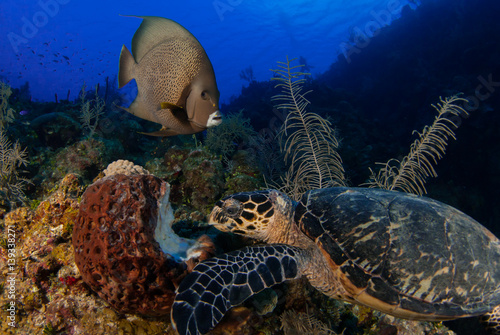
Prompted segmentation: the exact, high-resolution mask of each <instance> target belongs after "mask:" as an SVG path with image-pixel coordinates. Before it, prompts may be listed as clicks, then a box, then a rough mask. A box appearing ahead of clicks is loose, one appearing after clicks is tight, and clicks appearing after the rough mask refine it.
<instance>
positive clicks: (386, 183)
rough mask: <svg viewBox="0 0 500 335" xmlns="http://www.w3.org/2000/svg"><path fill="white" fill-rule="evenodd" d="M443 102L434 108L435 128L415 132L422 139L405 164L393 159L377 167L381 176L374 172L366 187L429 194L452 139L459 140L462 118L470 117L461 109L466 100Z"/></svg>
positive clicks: (411, 149) (412, 146) (455, 97)
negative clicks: (429, 181)
mask: <svg viewBox="0 0 500 335" xmlns="http://www.w3.org/2000/svg"><path fill="white" fill-rule="evenodd" d="M439 100H440V102H439V103H437V104H436V105H432V107H434V108H435V109H436V110H437V112H438V115H437V116H436V118H435V119H434V122H433V123H432V125H430V126H425V127H424V129H423V130H422V132H421V133H419V132H417V131H416V130H414V131H413V133H417V134H418V138H417V139H416V140H415V141H414V142H413V143H412V145H411V147H410V153H409V154H408V155H407V156H406V157H404V158H403V159H402V160H401V161H399V160H397V159H390V160H389V161H388V162H387V163H377V164H380V165H382V168H381V169H380V170H379V171H378V172H377V173H375V172H374V171H373V170H372V169H370V172H371V176H370V180H369V181H368V182H367V183H366V185H368V186H369V187H378V188H382V189H386V190H400V191H403V192H406V193H414V194H418V195H422V194H425V193H427V191H426V189H425V182H426V180H427V178H428V177H437V173H436V170H435V169H434V165H436V164H437V162H438V160H440V159H441V158H442V157H443V156H444V154H445V152H446V146H447V145H448V139H449V138H450V137H451V138H453V139H456V138H455V132H454V130H455V129H456V128H458V120H459V116H461V115H468V113H467V111H466V110H465V109H463V108H462V107H460V106H459V105H457V103H458V102H461V101H462V102H466V101H467V100H466V99H464V98H461V97H459V96H458V95H455V96H452V97H448V98H446V99H444V100H443V99H442V98H439Z"/></svg>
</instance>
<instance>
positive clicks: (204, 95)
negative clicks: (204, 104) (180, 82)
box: [201, 91, 208, 99]
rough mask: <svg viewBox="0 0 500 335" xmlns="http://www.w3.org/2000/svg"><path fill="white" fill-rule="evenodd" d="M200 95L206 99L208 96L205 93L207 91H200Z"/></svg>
mask: <svg viewBox="0 0 500 335" xmlns="http://www.w3.org/2000/svg"><path fill="white" fill-rule="evenodd" d="M201 97H202V98H203V99H207V98H208V94H207V92H205V91H203V92H201Z"/></svg>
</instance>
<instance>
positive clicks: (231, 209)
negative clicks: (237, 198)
mask: <svg viewBox="0 0 500 335" xmlns="http://www.w3.org/2000/svg"><path fill="white" fill-rule="evenodd" d="M224 211H225V212H226V214H227V216H229V217H232V218H234V217H237V216H239V215H240V211H241V205H240V204H239V203H230V204H228V205H227V206H225V207H224Z"/></svg>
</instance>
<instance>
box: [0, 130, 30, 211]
mask: <svg viewBox="0 0 500 335" xmlns="http://www.w3.org/2000/svg"><path fill="white" fill-rule="evenodd" d="M27 156H28V155H27V154H26V149H21V145H20V144H19V142H16V143H14V144H12V143H11V142H10V141H9V139H8V138H7V136H6V135H5V133H4V131H3V130H0V199H3V200H2V201H1V202H0V205H1V206H5V207H9V208H13V207H15V206H16V204H17V203H19V202H21V203H24V202H25V195H24V188H25V186H26V184H28V183H30V181H29V180H28V179H26V178H23V177H21V176H20V175H19V170H18V169H19V168H20V167H21V166H23V165H24V166H26V165H27V164H28V160H27ZM4 201H5V202H4Z"/></svg>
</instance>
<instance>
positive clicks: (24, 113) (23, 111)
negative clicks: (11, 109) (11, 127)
mask: <svg viewBox="0 0 500 335" xmlns="http://www.w3.org/2000/svg"><path fill="white" fill-rule="evenodd" d="M29 113H30V112H28V111H25V110H22V111H20V112H19V115H23V116H24V115H28V114H29Z"/></svg>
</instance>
